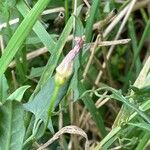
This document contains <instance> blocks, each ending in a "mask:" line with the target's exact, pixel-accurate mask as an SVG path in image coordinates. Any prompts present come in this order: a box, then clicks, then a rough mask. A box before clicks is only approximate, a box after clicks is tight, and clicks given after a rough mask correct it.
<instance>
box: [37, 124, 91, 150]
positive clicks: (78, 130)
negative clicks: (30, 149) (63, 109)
mask: <svg viewBox="0 0 150 150" xmlns="http://www.w3.org/2000/svg"><path fill="white" fill-rule="evenodd" d="M64 133H69V134H77V135H81V136H83V137H84V138H85V139H86V142H85V150H89V141H88V137H87V134H86V133H85V132H84V131H83V130H82V129H81V128H79V127H77V126H73V125H71V126H66V127H63V128H62V129H60V130H59V131H58V132H57V133H55V134H54V136H53V137H52V138H51V139H50V140H48V141H47V142H46V143H45V144H43V145H42V146H40V147H39V148H38V149H37V150H43V149H45V148H46V147H48V146H49V145H50V144H52V143H53V142H54V141H55V140H57V139H59V137H60V136H61V135H62V134H64Z"/></svg>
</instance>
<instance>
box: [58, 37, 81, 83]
mask: <svg viewBox="0 0 150 150" xmlns="http://www.w3.org/2000/svg"><path fill="white" fill-rule="evenodd" d="M82 45H83V39H82V38H81V37H76V38H75V46H74V48H73V49H72V50H71V51H70V52H69V53H68V54H67V55H66V57H65V58H64V59H63V61H62V62H61V63H60V65H59V66H58V67H57V68H56V75H55V81H56V82H57V83H59V84H63V83H64V82H65V81H66V80H67V79H68V78H69V77H70V75H71V74H72V72H73V60H74V58H75V56H76V55H77V54H78V53H79V51H80V49H81V47H82Z"/></svg>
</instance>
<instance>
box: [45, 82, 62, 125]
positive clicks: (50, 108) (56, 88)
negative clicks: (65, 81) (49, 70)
mask: <svg viewBox="0 0 150 150" xmlns="http://www.w3.org/2000/svg"><path fill="white" fill-rule="evenodd" d="M55 85H56V86H55V89H54V92H53V95H52V98H51V100H50V105H49V110H48V119H47V125H46V126H48V123H49V119H50V118H51V115H52V111H53V108H54V104H55V101H56V98H57V96H58V93H59V89H60V87H61V85H60V84H56V83H55Z"/></svg>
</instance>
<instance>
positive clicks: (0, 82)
mask: <svg viewBox="0 0 150 150" xmlns="http://www.w3.org/2000/svg"><path fill="white" fill-rule="evenodd" d="M8 89H9V87H8V84H7V79H6V77H5V76H4V75H3V76H2V78H1V79H0V102H1V103H3V102H5V100H6V98H7V97H8Z"/></svg>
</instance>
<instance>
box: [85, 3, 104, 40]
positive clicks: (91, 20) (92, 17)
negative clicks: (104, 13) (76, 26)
mask: <svg viewBox="0 0 150 150" xmlns="http://www.w3.org/2000/svg"><path fill="white" fill-rule="evenodd" d="M100 1H101V0H93V1H92V2H93V4H92V6H91V9H90V14H89V18H88V20H87V23H86V28H85V37H86V42H90V41H91V38H92V29H93V23H94V21H95V16H96V13H97V11H98V7H99V4H100Z"/></svg>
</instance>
